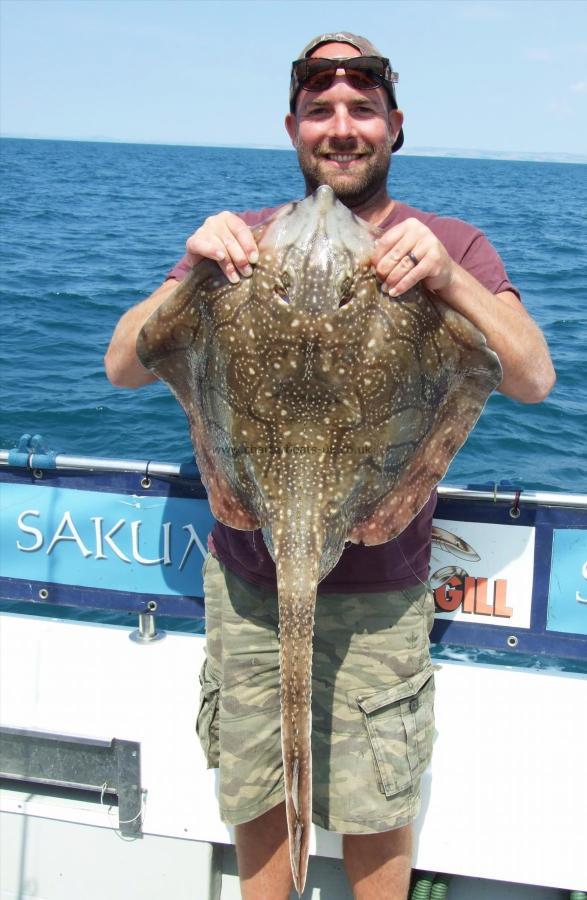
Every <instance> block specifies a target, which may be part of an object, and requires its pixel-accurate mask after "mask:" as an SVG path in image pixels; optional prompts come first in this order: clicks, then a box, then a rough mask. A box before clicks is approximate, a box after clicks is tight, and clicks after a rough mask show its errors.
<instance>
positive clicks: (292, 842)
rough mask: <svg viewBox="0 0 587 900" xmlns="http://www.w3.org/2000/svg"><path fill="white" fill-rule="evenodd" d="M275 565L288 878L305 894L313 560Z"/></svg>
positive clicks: (309, 817) (309, 804)
mask: <svg viewBox="0 0 587 900" xmlns="http://www.w3.org/2000/svg"><path fill="white" fill-rule="evenodd" d="M296 563H297V565H296ZM296 563H294V562H293V561H292V560H291V559H290V560H289V561H288V563H287V564H284V565H280V563H279V561H278V563H277V585H278V593H279V644H280V646H279V662H280V669H281V747H282V753H283V768H284V778H285V808H286V814H287V828H288V834H289V852H290V860H291V868H292V874H293V878H294V884H295V888H296V891H297V892H298V894H299V895H301V894H302V891H303V890H304V884H305V882H306V873H307V869H308V857H309V851H310V826H311V822H312V753H311V733H312V714H311V696H312V632H313V628H314V608H315V605H316V588H317V571H318V560H315V561H312V560H311V559H309V558H308V556H306V557H305V559H304V560H303V562H302V561H296Z"/></svg>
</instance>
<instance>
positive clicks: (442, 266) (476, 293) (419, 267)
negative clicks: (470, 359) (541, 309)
mask: <svg viewBox="0 0 587 900" xmlns="http://www.w3.org/2000/svg"><path fill="white" fill-rule="evenodd" d="M410 253H411V254H412V256H410V255H409V254H410ZM414 260H415V262H414ZM373 264H374V266H375V269H376V272H377V274H378V276H379V277H380V278H381V280H382V281H383V283H384V284H383V289H384V290H387V291H388V293H389V295H390V296H391V297H396V296H398V295H399V294H402V293H404V292H405V291H407V290H409V289H410V288H411V287H413V286H414V285H415V284H417V283H418V282H419V281H422V282H423V284H424V285H425V287H427V288H428V289H429V290H431V291H434V292H435V293H436V294H438V296H439V297H441V298H442V299H443V300H444V301H445V303H448V304H449V305H450V306H452V307H453V309H456V310H457V311H458V312H460V313H461V314H462V315H463V316H465V317H466V318H467V319H469V321H470V322H472V323H473V325H476V326H477V328H478V329H479V331H481V332H482V333H483V334H484V335H485V337H486V339H487V343H488V345H489V346H490V347H491V349H492V350H494V351H495V352H496V353H497V355H498V356H499V359H500V362H501V367H502V369H503V381H502V383H501V385H500V387H499V388H498V390H499V391H500V392H501V393H502V394H505V395H506V396H507V397H511V398H512V399H514V400H520V401H521V402H522V403H539V402H540V401H541V400H544V398H545V397H546V396H547V395H548V394H549V393H550V391H551V390H552V387H553V385H554V383H555V380H556V375H555V371H554V368H553V365H552V362H551V359H550V354H549V352H548V347H547V345H546V341H545V340H544V336H543V334H542V332H541V331H540V329H539V327H538V325H537V324H536V323H535V322H534V320H533V319H532V317H531V316H530V315H529V314H528V313H527V312H526V310H525V309H524V307H523V305H522V304H521V303H520V301H519V300H518V298H517V297H516V295H515V294H514V293H512V292H511V291H504V292H503V293H500V294H492V293H491V291H488V290H487V288H485V287H484V286H483V285H482V284H480V283H479V281H477V279H476V278H475V277H474V276H473V275H471V274H470V273H469V272H467V271H465V269H463V267H462V266H459V265H458V263H456V262H455V261H454V260H453V259H451V257H450V256H449V255H448V253H447V252H446V249H445V248H444V246H443V244H442V243H441V242H440V241H439V240H438V238H437V237H436V235H434V234H433V233H432V231H430V229H429V228H428V227H427V226H426V225H424V224H423V223H422V222H420V221H418V220H417V219H406V220H405V222H401V223H400V224H399V225H395V226H394V227H393V228H390V229H389V231H386V232H385V234H384V235H382V237H381V238H380V239H379V241H378V245H377V248H376V250H375V254H374V256H373Z"/></svg>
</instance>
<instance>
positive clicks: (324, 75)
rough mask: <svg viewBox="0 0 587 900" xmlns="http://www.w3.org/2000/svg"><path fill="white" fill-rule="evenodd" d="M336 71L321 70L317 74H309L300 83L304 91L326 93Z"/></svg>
mask: <svg viewBox="0 0 587 900" xmlns="http://www.w3.org/2000/svg"><path fill="white" fill-rule="evenodd" d="M335 75H336V69H321V70H319V71H318V72H309V73H308V77H307V78H306V79H305V80H304V81H303V82H302V87H303V88H304V90H306V91H326V90H328V88H329V87H330V85H331V84H332V82H333V81H334V77H335Z"/></svg>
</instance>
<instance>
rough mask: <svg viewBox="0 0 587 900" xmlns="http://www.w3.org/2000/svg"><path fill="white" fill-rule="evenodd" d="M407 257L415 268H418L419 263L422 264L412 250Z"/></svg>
mask: <svg viewBox="0 0 587 900" xmlns="http://www.w3.org/2000/svg"><path fill="white" fill-rule="evenodd" d="M407 257H408V259H410V260H411V261H412V262H413V263H414V265H415V266H417V265H418V263H419V262H420V260H419V259H418V257H417V256H416V255H415V254H414V253H412V251H411V250H410V252H409V253H408V254H407Z"/></svg>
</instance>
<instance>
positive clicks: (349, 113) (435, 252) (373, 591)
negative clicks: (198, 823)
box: [106, 33, 554, 900]
mask: <svg viewBox="0 0 587 900" xmlns="http://www.w3.org/2000/svg"><path fill="white" fill-rule="evenodd" d="M328 61H330V62H328ZM396 77H397V76H395V74H394V73H393V72H392V71H391V67H390V66H389V62H388V60H386V59H385V58H383V57H382V56H381V54H380V53H379V51H378V50H376V48H375V47H374V46H373V45H372V44H371V43H370V42H369V41H367V40H366V39H365V38H361V37H358V36H356V35H350V34H347V33H336V34H326V35H321V36H319V37H317V38H315V39H314V40H312V41H311V42H310V43H309V44H308V45H307V47H306V48H304V50H303V51H302V53H301V54H300V59H299V60H297V61H296V62H295V63H294V64H293V67H292V80H291V89H290V112H289V114H288V115H287V117H286V120H285V126H286V129H287V132H288V134H289V136H290V139H291V141H292V144H293V145H294V147H295V149H296V151H297V154H298V159H299V163H300V167H301V170H302V172H303V175H304V178H305V182H306V189H307V192H308V193H309V192H312V191H313V190H315V188H316V187H317V186H318V185H320V184H329V185H330V186H331V187H332V188H333V189H334V191H335V193H336V194H337V196H338V197H339V199H340V200H341V201H342V202H343V203H345V204H346V205H347V206H348V207H349V208H350V209H352V210H353V212H354V213H356V215H358V216H360V217H361V218H363V219H365V220H366V221H367V222H370V223H372V224H375V225H379V226H380V227H381V228H382V229H383V234H382V236H381V238H380V239H379V241H378V243H377V247H376V250H375V253H374V257H373V265H374V267H375V269H376V272H377V275H378V277H379V278H380V279H381V282H382V285H383V290H384V291H386V292H387V293H388V294H389V296H390V302H394V300H393V298H395V297H397V296H399V295H400V294H401V293H403V292H404V291H406V290H408V289H409V288H411V287H412V286H413V285H414V284H416V283H417V282H419V281H422V282H423V283H424V285H425V286H426V287H427V288H428V289H429V290H432V291H434V292H436V293H437V294H438V295H439V296H440V297H441V298H442V299H443V300H444V301H445V302H447V303H448V304H449V305H451V306H452V307H453V308H454V309H456V310H458V311H459V312H460V313H462V314H463V315H465V316H466V317H467V318H468V319H470V321H471V322H473V323H474V324H475V325H476V326H477V327H478V328H479V329H480V330H481V331H482V332H483V333H484V334H485V335H486V338H487V341H488V344H489V346H490V347H491V348H492V349H493V350H495V352H496V353H497V354H498V356H499V358H500V360H501V364H502V367H503V373H504V376H503V382H502V385H501V387H500V390H501V391H502V393H504V394H506V395H507V396H510V397H513V398H515V399H517V400H520V401H523V402H538V401H540V400H542V399H543V398H544V397H545V396H546V395H547V394H548V392H549V391H550V389H551V387H552V385H553V383H554V372H553V368H552V364H551V362H550V357H549V354H548V350H547V348H546V344H545V341H544V339H543V337H542V334H541V332H540V330H539V329H538V327H537V326H536V325H535V323H534V322H533V321H532V319H531V318H530V317H529V316H528V314H527V313H526V312H525V310H524V308H523V306H522V304H521V302H520V300H519V297H518V296H517V294H516V292H515V289H514V288H513V286H512V285H511V284H510V282H509V280H508V277H507V275H506V273H505V270H504V268H503V264H502V263H501V260H500V259H499V257H498V256H497V254H496V253H495V251H494V250H493V248H492V247H491V245H490V244H489V243H488V242H487V241H486V239H485V238H484V236H483V235H482V234H481V233H480V232H479V231H477V230H476V229H474V228H472V227H471V226H469V225H466V224H465V223H463V222H459V221H458V220H450V219H441V218H439V217H437V216H434V215H432V214H430V213H423V212H421V211H419V210H414V209H411V208H410V207H407V206H405V205H404V204H401V203H398V202H396V201H394V200H393V199H392V198H391V197H390V196H389V194H388V191H387V175H388V169H389V164H390V159H391V153H392V152H394V151H395V150H397V149H399V148H400V147H401V145H402V143H403V131H402V124H403V114H402V113H401V112H400V110H399V109H398V108H397V102H396V96H395V88H394V81H395V80H396ZM269 212H270V211H269V210H263V211H261V212H258V213H254V212H249V213H245V214H241V215H235V214H234V213H231V212H221V213H219V214H218V215H216V216H211V217H210V218H209V219H207V220H206V221H205V222H204V224H203V225H202V227H201V228H199V229H198V230H197V231H196V232H195V233H194V234H193V235H192V236H191V237H190V238H189V239H188V241H187V254H186V256H185V257H184V259H183V260H182V261H181V262H180V263H179V264H178V265H177V266H176V267H175V268H174V269H173V270H172V271H171V273H170V276H169V277H168V279H167V280H166V281H165V282H164V284H163V285H161V286H160V287H159V288H158V289H157V290H156V291H155V292H154V293H153V294H152V295H151V297H149V298H148V299H147V300H145V301H143V303H140V304H139V305H138V306H136V307H134V308H133V309H131V310H129V311H128V312H127V313H126V314H125V315H124V316H123V317H122V318H121V320H120V322H119V324H118V325H117V327H116V330H115V333H114V336H113V338H112V342H111V345H110V348H109V350H108V353H107V355H106V369H107V373H108V377H109V378H110V380H111V381H112V382H113V383H114V384H117V385H119V386H121V387H138V386H140V385H142V384H146V383H148V382H150V381H152V380H153V376H152V375H151V374H150V373H149V372H147V371H146V370H144V369H143V368H142V366H141V365H140V363H139V361H138V359H137V357H136V353H135V341H136V337H137V334H138V332H139V330H140V329H141V327H142V325H143V323H144V322H145V321H146V319H147V317H148V316H149V315H150V314H151V313H152V312H153V311H154V310H155V309H156V308H157V306H158V305H159V304H160V303H161V302H162V301H163V300H164V299H165V298H166V297H168V296H169V295H170V293H171V292H172V291H173V290H174V289H175V287H176V285H177V283H178V282H179V281H180V280H181V279H182V278H183V277H184V276H185V274H186V273H187V272H188V271H189V269H190V267H191V266H193V265H195V264H196V263H198V262H199V261H200V260H202V259H203V258H209V259H213V260H216V261H217V262H218V265H219V266H220V268H221V269H222V270H223V272H224V273H225V274H226V276H227V278H228V279H229V280H230V281H232V282H235V283H236V282H238V281H239V278H240V277H245V278H246V277H247V276H249V275H250V274H251V272H252V266H254V265H255V263H256V261H257V259H258V255H257V247H256V244H255V240H254V237H253V234H252V232H251V226H253V225H255V224H256V223H257V222H259V221H261V220H262V219H263V218H264V217H265V216H266V215H267V214H268V213H269ZM433 507H434V498H431V500H430V501H429V503H427V504H426V506H425V507H424V509H423V510H422V511H421V512H420V513H419V515H418V516H417V517H416V519H415V520H414V521H413V522H412V523H411V524H410V526H408V528H407V529H406V530H405V531H404V533H403V534H402V535H400V537H399V538H398V539H396V540H395V541H392V542H390V543H389V544H385V545H382V546H380V547H369V548H366V547H362V546H358V547H357V546H352V547H349V548H348V549H347V550H345V553H344V554H343V557H342V558H341V560H340V562H339V563H338V565H337V566H336V567H335V569H334V570H333V571H332V572H331V573H330V575H328V577H327V578H326V579H325V580H324V582H323V583H322V584H321V585H320V592H319V595H318V600H317V605H316V624H315V638H314V658H315V661H314V680H313V736H312V740H313V747H314V767H315V772H314V779H313V780H314V821H316V822H317V823H319V824H320V825H322V826H323V827H326V828H330V829H331V830H334V831H339V832H342V833H343V834H344V838H343V853H344V861H345V866H346V870H347V873H348V876H349V879H350V881H351V884H352V886H353V891H354V895H355V897H357V898H364V900H367V898H382V897H386V898H392V900H399V898H404V897H405V896H406V894H407V890H408V884H409V877H410V868H411V852H412V850H411V822H412V821H413V819H414V818H415V816H416V815H417V812H418V808H419V782H420V775H421V772H422V771H423V769H424V768H425V767H426V765H427V763H428V761H429V758H430V753H431V744H432V734H433V717H432V697H433V693H432V692H433V684H432V678H431V666H430V660H429V654H428V632H429V628H430V626H431V623H432V617H433V600H432V595H431V592H430V590H429V586H428V585H427V583H426V581H427V577H428V563H429V554H430V528H431V519H432V513H433ZM210 547H211V550H212V554H211V555H210V556H209V557H208V559H207V561H206V564H205V592H206V616H207V620H206V624H207V662H206V666H205V669H204V672H203V674H202V685H203V691H202V704H201V710H200V714H199V717H198V733H199V734H200V738H201V741H202V745H203V747H204V750H205V752H206V755H207V759H208V763H209V764H210V765H219V767H220V787H219V801H220V807H221V813H222V816H223V818H224V819H225V821H227V822H229V823H231V824H233V825H235V826H236V830H235V834H236V846H237V856H238V864H239V874H240V878H241V887H242V893H243V897H245V898H255V900H259V898H271V900H280V898H286V897H288V896H289V892H290V888H291V883H292V882H291V873H290V866H289V855H288V850H287V828H286V822H285V812H284V803H283V782H282V772H281V748H280V743H279V711H278V696H279V691H278V666H277V651H278V639H277V613H276V606H277V604H276V598H275V574H274V567H273V564H272V562H271V560H270V558H269V557H268V554H267V551H266V549H265V547H264V545H263V542H262V539H261V537H260V534H259V533H247V532H236V531H234V530H232V529H229V528H226V527H224V526H221V525H219V524H217V525H216V526H215V528H214V531H213V533H212V535H211V543H210ZM408 683H409V685H410V687H409V689H408ZM365 695H367V696H368V697H369V698H370V699H371V700H373V698H374V697H377V696H381V697H383V698H384V699H383V700H382V701H381V703H380V704H379V706H378V705H377V702H374V703H373V702H371V703H370V704H368V705H367V706H365V704H364V703H363V705H362V706H361V703H362V702H363V700H364V698H365Z"/></svg>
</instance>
